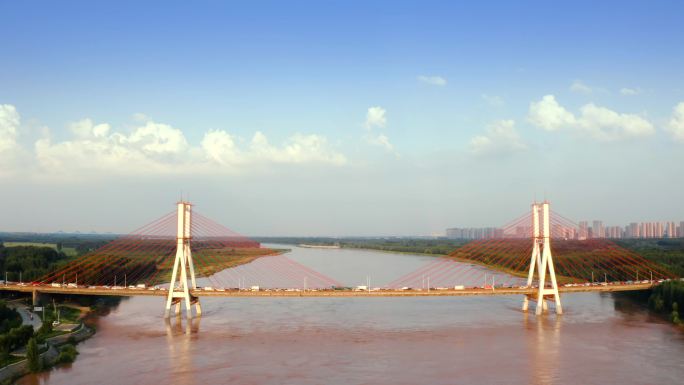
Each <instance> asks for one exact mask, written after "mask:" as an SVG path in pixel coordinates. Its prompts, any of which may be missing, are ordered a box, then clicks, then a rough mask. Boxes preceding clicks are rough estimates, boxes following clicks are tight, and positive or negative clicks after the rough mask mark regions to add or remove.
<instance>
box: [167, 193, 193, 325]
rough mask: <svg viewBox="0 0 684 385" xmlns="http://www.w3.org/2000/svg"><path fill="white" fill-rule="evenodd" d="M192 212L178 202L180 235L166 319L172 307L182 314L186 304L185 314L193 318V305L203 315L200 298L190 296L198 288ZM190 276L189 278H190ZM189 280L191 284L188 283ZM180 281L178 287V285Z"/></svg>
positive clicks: (189, 207) (186, 205)
mask: <svg viewBox="0 0 684 385" xmlns="http://www.w3.org/2000/svg"><path fill="white" fill-rule="evenodd" d="M191 220H192V210H191V205H190V203H188V202H183V201H181V202H178V233H177V238H176V239H177V243H176V259H175V261H174V263H173V272H172V273H171V284H170V285H169V295H168V297H167V298H166V308H165V310H164V317H166V318H168V317H169V316H170V315H171V305H175V314H176V315H179V314H180V312H181V303H183V302H184V303H185V312H186V313H187V315H188V316H189V317H190V316H192V305H193V304H194V305H195V312H196V314H197V315H200V314H202V307H201V306H200V304H199V298H197V297H194V296H192V295H190V290H191V289H192V290H194V289H196V288H197V282H196V280H195V265H194V263H193V261H192V251H191V248H190V241H191V239H192V236H191V229H192V225H191V223H192V222H191ZM188 276H189V277H188ZM188 280H189V281H190V282H188ZM176 281H178V285H176Z"/></svg>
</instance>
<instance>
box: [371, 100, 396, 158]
mask: <svg viewBox="0 0 684 385" xmlns="http://www.w3.org/2000/svg"><path fill="white" fill-rule="evenodd" d="M386 113H387V111H386V110H385V109H384V108H382V107H380V106H376V107H370V108H369V109H368V111H367V112H366V122H365V123H364V127H365V128H366V135H365V136H364V139H365V140H366V143H368V144H372V145H374V146H380V147H383V148H385V149H386V150H387V151H394V146H393V145H392V143H390V141H389V138H388V137H387V135H385V134H382V133H376V132H374V128H385V126H386V125H387V117H386V116H385V114H386Z"/></svg>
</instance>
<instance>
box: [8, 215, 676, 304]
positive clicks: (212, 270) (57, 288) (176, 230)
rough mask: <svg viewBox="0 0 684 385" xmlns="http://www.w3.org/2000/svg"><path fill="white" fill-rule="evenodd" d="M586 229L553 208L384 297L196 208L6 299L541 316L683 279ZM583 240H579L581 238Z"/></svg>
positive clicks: (15, 286)
mask: <svg viewBox="0 0 684 385" xmlns="http://www.w3.org/2000/svg"><path fill="white" fill-rule="evenodd" d="M578 228H579V227H578V226H577V224H575V223H574V222H572V221H571V220H569V219H567V218H565V217H563V216H561V215H559V214H556V213H554V212H552V211H551V210H550V208H549V204H548V203H547V202H544V203H539V204H537V203H535V204H533V205H532V206H531V210H530V211H529V212H528V213H526V214H525V215H522V216H521V217H519V218H516V219H515V220H513V221H511V222H510V223H508V224H507V225H505V226H504V227H503V228H502V231H501V232H500V234H502V235H501V236H499V237H498V238H492V239H484V240H474V241H471V242H469V243H467V244H465V245H464V246H462V247H459V248H457V249H456V250H454V251H453V252H452V253H450V254H449V255H446V256H443V257H435V258H434V259H433V260H432V261H431V262H429V263H427V264H425V265H424V266H422V267H421V268H420V269H418V270H416V271H414V272H411V273H409V274H406V275H404V276H402V277H399V278H397V279H395V280H393V281H392V282H390V283H388V284H386V285H384V286H382V287H377V288H371V287H354V288H352V287H348V285H346V284H345V283H343V282H339V281H337V280H335V279H334V278H331V277H328V276H326V275H324V274H322V273H320V272H317V271H315V270H312V269H311V268H309V267H307V266H305V265H303V264H301V263H298V262H296V261H294V260H292V259H291V258H288V257H287V255H286V254H285V253H284V252H283V251H282V250H273V249H269V248H265V247H262V246H261V245H260V244H259V243H258V242H255V241H253V240H250V239H248V238H246V237H244V236H241V235H239V234H237V233H235V232H233V231H231V230H230V229H228V228H226V227H224V226H222V225H220V224H218V223H216V222H214V221H212V220H211V219H209V218H207V217H205V216H203V215H201V214H199V213H197V212H193V210H192V206H191V205H190V204H189V203H187V202H179V203H178V205H177V210H175V211H173V212H171V213H169V214H166V215H164V216H162V217H160V218H159V219H157V220H155V221H153V222H151V223H149V224H147V225H145V226H143V227H140V228H139V229H137V230H135V231H133V232H131V233H130V234H128V235H125V236H122V237H120V238H118V239H116V240H114V241H112V242H110V243H108V244H107V245H105V246H103V247H101V248H99V249H96V250H94V251H92V252H90V253H88V254H86V255H84V256H82V257H80V258H78V259H76V260H74V261H71V262H70V263H68V264H67V265H65V266H63V267H61V268H59V269H57V270H55V271H53V272H51V273H49V274H47V275H45V276H44V277H41V278H39V279H37V280H35V281H33V282H25V283H24V282H5V283H4V284H3V285H0V290H8V291H17V292H29V293H33V294H34V300H35V299H36V297H37V295H39V294H40V293H45V294H49V293H59V294H74V295H115V296H142V295H147V296H161V297H166V299H167V300H166V314H167V315H169V314H170V312H171V310H172V308H173V307H174V306H175V311H176V313H180V310H181V305H182V304H185V308H186V309H187V312H188V314H191V313H190V311H191V307H193V306H194V307H195V308H196V310H195V311H196V313H198V314H199V313H201V307H200V302H199V298H200V297H202V296H211V297H219V296H239V297H262V296H281V297H312V296H317V297H323V296H326V297H332V296H334V297H351V296H359V297H376V296H447V295H449V296H462V295H512V294H519V295H524V303H523V309H524V310H527V308H528V302H529V301H530V300H532V301H535V302H536V303H537V304H538V306H537V307H536V312H537V314H541V313H542V311H543V310H546V309H547V308H548V305H547V301H549V302H554V303H555V310H556V312H557V313H561V312H562V306H561V304H560V293H571V292H586V291H596V292H604V291H626V290H642V289H646V288H649V287H650V286H651V285H653V284H654V283H656V282H658V281H661V280H666V279H672V278H675V276H674V275H673V274H672V273H670V272H669V271H667V269H665V268H664V267H662V266H660V265H658V264H656V263H654V262H652V261H649V260H646V259H645V258H643V257H641V256H639V255H638V254H636V253H634V252H633V251H630V250H627V249H625V248H622V247H620V246H618V245H617V244H615V243H614V242H612V241H610V240H607V239H583V237H581V234H580V236H579V237H578V233H577V231H578ZM578 238H579V239H578Z"/></svg>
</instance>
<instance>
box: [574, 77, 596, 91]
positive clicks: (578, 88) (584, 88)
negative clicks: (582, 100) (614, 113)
mask: <svg viewBox="0 0 684 385" xmlns="http://www.w3.org/2000/svg"><path fill="white" fill-rule="evenodd" d="M570 91H572V92H577V93H580V94H590V93H592V92H593V91H594V90H593V89H592V88H591V87H589V86H588V85H586V84H584V83H583V82H582V81H581V80H575V81H574V82H572V84H571V85H570Z"/></svg>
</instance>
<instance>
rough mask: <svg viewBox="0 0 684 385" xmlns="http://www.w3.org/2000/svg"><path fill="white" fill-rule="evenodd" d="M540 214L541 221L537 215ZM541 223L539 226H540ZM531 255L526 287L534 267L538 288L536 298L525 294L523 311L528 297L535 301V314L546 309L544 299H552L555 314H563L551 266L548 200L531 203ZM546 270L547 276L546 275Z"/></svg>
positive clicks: (530, 285)
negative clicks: (548, 284)
mask: <svg viewBox="0 0 684 385" xmlns="http://www.w3.org/2000/svg"><path fill="white" fill-rule="evenodd" d="M540 214H541V223H540V221H539V219H540V218H539V217H540ZM540 225H541V226H540ZM532 242H533V245H532V256H531V259H530V272H529V275H528V276H527V287H532V281H533V279H534V273H535V267H536V271H537V278H538V280H539V290H538V291H537V294H536V298H535V295H534V294H530V295H526V296H525V299H524V300H523V307H522V309H523V311H527V310H528V308H529V302H530V299H531V300H533V301H536V302H537V305H536V307H535V314H537V315H541V314H542V312H543V311H544V310H547V309H548V305H547V304H546V300H547V299H549V300H553V301H554V302H555V304H556V306H555V308H556V314H563V306H562V305H561V301H560V295H559V294H558V282H556V271H555V270H554V267H553V255H552V254H551V224H550V220H549V202H544V203H534V204H532ZM547 270H548V277H547V275H546V274H547ZM547 278H548V279H549V280H550V281H551V288H547V287H546V282H547Z"/></svg>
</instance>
